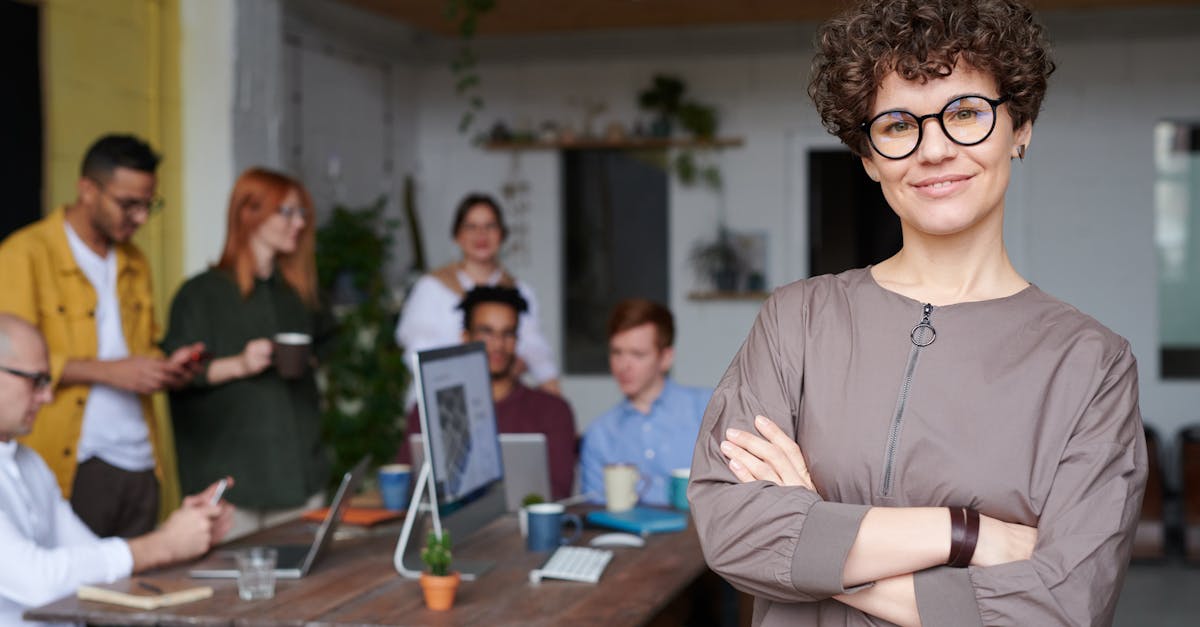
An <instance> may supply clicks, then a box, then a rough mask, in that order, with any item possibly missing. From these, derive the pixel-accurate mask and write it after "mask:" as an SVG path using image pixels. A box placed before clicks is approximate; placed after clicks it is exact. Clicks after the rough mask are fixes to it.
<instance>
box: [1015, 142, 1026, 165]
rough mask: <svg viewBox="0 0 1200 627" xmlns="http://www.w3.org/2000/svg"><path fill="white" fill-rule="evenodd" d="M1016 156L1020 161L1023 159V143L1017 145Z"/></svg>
mask: <svg viewBox="0 0 1200 627" xmlns="http://www.w3.org/2000/svg"><path fill="white" fill-rule="evenodd" d="M1017 158H1018V159H1020V160H1021V161H1024V160H1025V144H1021V145H1019V146H1017Z"/></svg>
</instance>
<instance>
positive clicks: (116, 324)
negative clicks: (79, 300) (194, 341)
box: [66, 224, 154, 472]
mask: <svg viewBox="0 0 1200 627" xmlns="http://www.w3.org/2000/svg"><path fill="white" fill-rule="evenodd" d="M66 228H67V244H68V245H70V247H71V253H72V254H73V255H74V257H75V263H77V264H78V265H79V269H80V270H82V271H83V274H84V275H85V276H87V278H88V281H91V283H92V288H93V289H94V290H95V291H96V343H97V346H96V359H101V360H113V359H123V358H125V357H128V356H129V347H128V346H127V345H126V344H125V331H124V330H123V329H122V327H121V302H120V301H119V300H118V299H117V253H116V252H115V251H113V250H112V249H111V248H110V249H109V251H108V255H107V256H105V257H101V256H100V255H97V254H96V252H95V251H93V250H92V249H91V248H88V246H87V244H85V243H83V240H82V239H80V238H79V235H77V234H76V233H75V230H74V229H72V228H71V225H70V224H67V225H66ZM76 448H77V451H78V452H77V453H76V459H77V460H79V461H84V460H86V459H88V458H89V457H99V458H100V459H102V460H104V461H105V462H108V463H109V464H112V465H113V466H116V467H117V468H121V469H124V470H128V471H130V472H138V471H141V470H149V469H151V468H154V449H153V448H152V446H151V444H150V428H149V427H147V426H146V419H145V417H143V416H142V403H141V401H140V400H139V399H138V396H137V394H134V393H133V392H127V391H125V390H118V389H116V388H112V387H108V386H106V385H98V384H93V385H92V389H91V390H90V391H89V392H88V397H87V404H86V405H84V407H83V430H82V432H81V433H80V435H79V445H78V446H77V447H76Z"/></svg>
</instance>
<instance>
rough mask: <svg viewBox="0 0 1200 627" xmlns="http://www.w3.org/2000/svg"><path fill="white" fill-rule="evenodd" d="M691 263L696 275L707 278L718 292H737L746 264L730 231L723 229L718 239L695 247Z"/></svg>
mask: <svg viewBox="0 0 1200 627" xmlns="http://www.w3.org/2000/svg"><path fill="white" fill-rule="evenodd" d="M691 261H692V267H693V268H694V269H695V270H696V274H698V275H700V276H702V277H706V278H707V279H708V280H709V281H711V282H712V284H713V287H715V288H716V289H717V290H718V291H721V292H733V291H737V289H738V282H739V279H740V278H741V275H742V272H743V271H744V270H745V263H744V261H743V260H742V254H741V251H739V250H738V248H737V246H736V245H735V244H734V239H733V235H732V234H731V233H730V232H729V230H728V229H726V228H724V227H722V228H720V229H718V230H717V238H716V239H714V240H712V241H709V242H700V243H697V244H696V245H695V246H693V247H692V255H691Z"/></svg>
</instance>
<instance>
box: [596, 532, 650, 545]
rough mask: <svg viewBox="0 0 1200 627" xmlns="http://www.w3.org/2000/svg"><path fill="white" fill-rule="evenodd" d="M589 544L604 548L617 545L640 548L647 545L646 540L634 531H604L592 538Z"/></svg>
mask: <svg viewBox="0 0 1200 627" xmlns="http://www.w3.org/2000/svg"><path fill="white" fill-rule="evenodd" d="M588 544H590V545H592V546H595V547H602V548H604V547H614V546H616V547H629V548H633V549H640V548H642V547H644V546H646V541H645V540H644V539H642V537H641V536H637V535H634V534H632V533H602V534H600V535H598V536H596V537H595V538H592V540H591V541H590V542H588Z"/></svg>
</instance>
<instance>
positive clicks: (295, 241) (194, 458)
mask: <svg viewBox="0 0 1200 627" xmlns="http://www.w3.org/2000/svg"><path fill="white" fill-rule="evenodd" d="M226 228H227V230H226V236H225V250H224V252H223V253H222V254H221V260H220V261H219V262H217V264H216V265H215V266H213V267H211V268H209V269H208V270H207V271H205V272H203V273H201V274H199V275H197V276H195V277H192V278H191V279H189V280H188V281H187V282H186V283H184V285H183V287H181V288H180V289H179V292H178V293H177V294H176V295H175V300H174V301H173V302H172V303H171V320H170V329H169V331H168V332H167V336H166V338H165V339H164V340H163V345H164V346H185V345H188V344H191V343H193V342H203V343H204V345H205V346H206V347H208V349H209V350H210V351H211V361H209V363H208V365H207V368H205V369H204V370H203V371H202V372H201V374H200V375H199V376H197V377H196V379H195V380H194V381H193V382H192V384H191V385H190V386H188V387H186V388H184V389H182V390H179V391H176V392H173V393H172V394H171V416H172V420H173V422H174V427H175V442H176V449H177V451H178V456H179V477H180V482H181V484H182V485H183V486H185V489H187V490H189V491H194V490H191V486H195V485H200V486H206V485H208V484H209V483H211V482H212V480H213V478H215V477H224V476H226V475H233V476H235V477H238V478H239V479H244V481H239V483H238V488H237V490H234V491H231V492H230V493H229V495H228V497H227V498H228V499H229V501H230V502H232V503H233V504H234V505H235V506H236V508H237V509H236V511H235V516H234V529H233V531H232V532H231V535H235V536H236V535H242V534H245V533H248V532H251V531H254V530H257V529H259V528H262V527H264V526H268V525H271V524H275V523H277V522H280V521H282V520H286V519H287V518H289V517H293V516H295V515H298V514H299V513H300V512H302V511H303V510H304V509H306V508H309V507H312V506H316V505H318V504H319V501H320V497H321V490H322V488H323V486H324V485H325V482H326V479H327V478H328V462H327V460H326V457H325V451H324V446H323V445H322V443H321V441H320V416H319V411H318V401H317V386H316V381H315V378H314V376H313V370H312V369H311V368H308V369H306V371H305V372H304V373H303V374H302V375H301V376H299V377H298V378H284V377H283V376H281V375H280V373H279V372H278V371H277V370H276V369H275V368H272V367H271V365H272V352H273V348H272V346H273V345H272V340H271V338H272V337H274V336H275V335H276V334H278V333H296V334H303V335H307V336H308V337H309V338H311V340H312V342H313V344H312V346H313V347H314V348H316V349H317V350H316V353H318V354H319V353H320V352H321V350H320V348H322V347H323V345H324V343H325V342H324V340H326V339H328V338H330V337H331V331H332V324H331V320H330V318H329V317H328V316H327V315H325V314H324V313H323V310H322V309H321V308H320V307H319V303H318V300H317V287H316V260H315V258H314V255H313V247H314V233H313V231H314V225H313V209H312V200H311V198H310V197H309V195H308V192H307V191H305V189H304V186H303V185H302V184H301V183H300V182H299V181H297V180H295V179H293V178H291V177H289V176H286V175H284V174H281V173H278V172H273V171H271V170H266V169H263V168H251V169H249V170H247V171H246V172H244V173H242V175H241V176H240V177H238V180H237V182H236V183H235V184H234V187H233V193H232V194H231V197H230V200H229V213H228V222H227V227H226ZM197 358H201V356H197ZM205 358H208V356H205Z"/></svg>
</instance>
